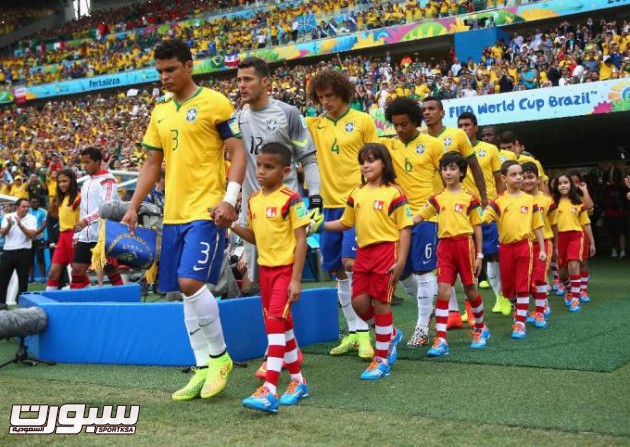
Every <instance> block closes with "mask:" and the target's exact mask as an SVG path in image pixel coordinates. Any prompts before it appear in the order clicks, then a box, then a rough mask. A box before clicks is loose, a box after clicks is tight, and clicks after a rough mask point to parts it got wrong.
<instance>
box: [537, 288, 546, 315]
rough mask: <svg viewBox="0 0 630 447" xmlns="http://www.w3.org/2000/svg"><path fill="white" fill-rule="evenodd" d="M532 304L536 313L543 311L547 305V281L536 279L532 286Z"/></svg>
mask: <svg viewBox="0 0 630 447" xmlns="http://www.w3.org/2000/svg"><path fill="white" fill-rule="evenodd" d="M534 305H535V306H536V310H535V312H536V313H544V312H545V308H546V307H547V283H545V282H541V281H538V282H536V285H535V286H534Z"/></svg>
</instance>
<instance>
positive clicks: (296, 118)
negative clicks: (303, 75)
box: [237, 98, 320, 210]
mask: <svg viewBox="0 0 630 447" xmlns="http://www.w3.org/2000/svg"><path fill="white" fill-rule="evenodd" d="M237 120H238V126H239V130H240V132H241V136H242V138H243V143H244V145H245V152H247V171H246V173H245V182H244V183H243V209H244V210H245V209H246V208H247V199H248V198H249V195H250V194H251V193H252V192H254V191H257V190H258V189H260V185H259V184H258V180H257V179H256V155H257V154H258V151H259V150H260V148H261V147H262V146H263V145H265V144H267V143H281V144H283V145H285V146H286V147H288V148H289V149H290V150H291V153H292V154H293V159H292V163H291V173H290V174H289V175H287V176H286V177H285V178H284V184H285V185H286V186H288V187H289V188H291V189H293V190H295V191H298V190H299V188H298V179H297V168H296V166H297V164H298V163H302V168H303V169H304V176H305V179H306V183H307V184H308V188H309V193H310V194H311V195H313V194H319V189H320V180H319V170H318V168H317V159H316V156H315V145H314V144H313V139H312V138H311V134H310V133H309V131H308V128H307V127H306V122H305V121H304V118H303V117H302V115H301V114H300V112H299V110H298V109H297V108H296V107H294V106H292V105H289V104H287V103H284V102H282V101H278V100H276V99H273V98H269V103H268V104H267V106H266V107H264V108H262V109H258V110H251V109H250V108H249V107H248V106H246V107H245V108H244V109H242V110H240V111H239V112H238V113H237Z"/></svg>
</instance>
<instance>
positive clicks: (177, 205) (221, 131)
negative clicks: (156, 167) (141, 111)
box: [142, 87, 238, 224]
mask: <svg viewBox="0 0 630 447" xmlns="http://www.w3.org/2000/svg"><path fill="white" fill-rule="evenodd" d="M233 113H234V107H233V106H232V103H231V102H230V100H228V99H227V98H226V97H225V96H223V95H222V94H220V93H218V92H216V91H214V90H211V89H208V88H205V87H199V90H197V92H196V93H195V94H194V95H193V96H191V97H190V98H188V99H187V100H186V101H184V102H183V103H181V104H180V103H178V102H177V101H175V100H174V99H173V100H169V101H167V102H164V103H160V104H157V105H156V106H155V108H154V109H153V113H151V121H150V122H149V127H148V128H147V131H146V133H145V135H144V139H143V140H142V145H143V146H144V147H145V148H147V149H149V150H155V151H163V152H164V160H165V162H166V190H167V191H168V194H166V199H165V203H164V223H165V224H183V223H189V222H192V221H195V220H212V218H211V217H210V214H209V213H208V208H211V207H213V206H214V205H216V204H218V203H219V202H221V201H222V200H223V196H224V195H225V186H226V185H225V162H224V149H223V147H224V143H223V141H224V140H227V139H228V138H231V137H234V136H237V135H238V130H237V125H236V124H235V122H234V119H233V117H232V115H233Z"/></svg>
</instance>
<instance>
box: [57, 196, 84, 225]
mask: <svg viewBox="0 0 630 447" xmlns="http://www.w3.org/2000/svg"><path fill="white" fill-rule="evenodd" d="M69 201H70V197H69V196H65V197H64V198H63V201H62V202H61V205H59V211H58V212H59V231H66V230H72V229H73V228H74V226H75V225H76V224H77V222H79V212H80V211H81V208H80V206H79V205H81V196H80V195H78V194H77V197H76V199H74V201H73V202H72V203H69Z"/></svg>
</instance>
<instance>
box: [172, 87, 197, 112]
mask: <svg viewBox="0 0 630 447" xmlns="http://www.w3.org/2000/svg"><path fill="white" fill-rule="evenodd" d="M202 90H203V87H199V88H198V89H197V91H196V92H195V93H194V94H193V95H192V96H191V97H190V98H188V99H186V100H184V101H183V102H181V103H179V102H177V100H176V99H175V98H173V103H175V108H176V109H177V111H178V112H179V109H180V108H181V107H182V106H183V105H184V104H186V103H187V102H188V101H190V100H191V99H193V98H194V97H195V96H197V95H198V94H199V93H201V91H202Z"/></svg>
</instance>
